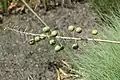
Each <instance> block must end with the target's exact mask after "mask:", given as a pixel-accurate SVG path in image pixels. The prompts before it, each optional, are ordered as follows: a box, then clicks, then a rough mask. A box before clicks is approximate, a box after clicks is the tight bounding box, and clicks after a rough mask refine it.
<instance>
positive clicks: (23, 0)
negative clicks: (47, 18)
mask: <svg viewBox="0 0 120 80" xmlns="http://www.w3.org/2000/svg"><path fill="white" fill-rule="evenodd" d="M21 1H22V2H23V3H24V4H25V5H26V7H27V8H28V9H29V10H30V11H31V12H32V13H33V14H34V15H35V16H36V17H37V18H38V19H39V20H40V21H41V22H42V23H43V24H44V25H45V26H48V25H47V24H46V23H45V22H44V21H43V20H42V19H41V18H40V17H39V16H38V15H37V13H35V11H33V9H32V8H31V7H30V6H29V5H28V4H27V3H26V2H25V0H21Z"/></svg>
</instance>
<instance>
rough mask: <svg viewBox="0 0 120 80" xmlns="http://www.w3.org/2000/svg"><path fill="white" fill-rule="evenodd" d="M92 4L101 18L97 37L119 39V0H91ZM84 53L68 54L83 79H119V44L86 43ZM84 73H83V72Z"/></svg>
mask: <svg viewBox="0 0 120 80" xmlns="http://www.w3.org/2000/svg"><path fill="white" fill-rule="evenodd" d="M92 2H93V3H92V6H93V7H94V9H95V11H96V12H97V13H98V14H99V16H100V18H101V19H102V20H103V22H104V23H103V24H102V25H101V29H102V30H101V32H100V33H99V34H100V35H99V38H102V39H109V40H117V41H119V40H120V37H119V35H120V32H119V30H120V13H119V10H120V9H119V7H120V6H119V3H120V1H119V0H92ZM86 45H87V47H83V52H84V54H77V55H76V54H72V53H70V52H68V51H67V53H68V54H69V56H70V58H71V60H72V62H73V64H74V66H75V69H76V71H79V72H78V73H79V74H82V75H83V76H84V78H85V79H84V80H120V45H119V44H111V43H96V44H94V42H89V43H86ZM83 73H84V74H83Z"/></svg>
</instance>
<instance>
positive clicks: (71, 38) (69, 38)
mask: <svg viewBox="0 0 120 80" xmlns="http://www.w3.org/2000/svg"><path fill="white" fill-rule="evenodd" d="M6 29H9V30H11V31H14V32H17V33H20V34H25V35H31V36H41V35H40V34H34V33H27V32H22V31H18V30H16V29H11V28H8V27H7V28H5V29H4V30H6ZM44 37H49V36H48V35H44ZM56 38H57V39H66V40H87V41H96V42H105V43H113V44H120V41H111V40H103V39H92V38H82V37H80V38H75V37H62V36H56Z"/></svg>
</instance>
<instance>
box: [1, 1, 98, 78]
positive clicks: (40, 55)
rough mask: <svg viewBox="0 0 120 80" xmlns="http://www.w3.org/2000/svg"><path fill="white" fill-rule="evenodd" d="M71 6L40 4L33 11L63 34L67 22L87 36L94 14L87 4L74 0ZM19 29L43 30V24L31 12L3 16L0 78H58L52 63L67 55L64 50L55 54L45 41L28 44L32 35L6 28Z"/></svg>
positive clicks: (94, 24) (94, 23)
mask: <svg viewBox="0 0 120 80" xmlns="http://www.w3.org/2000/svg"><path fill="white" fill-rule="evenodd" d="M73 6H74V8H61V7H56V8H54V9H51V10H50V11H47V12H46V11H45V10H43V9H40V8H39V7H38V8H37V9H36V10H35V12H36V13H37V14H38V15H39V16H40V17H41V18H42V19H43V20H44V21H45V22H46V23H47V24H48V25H49V26H50V27H51V28H52V29H54V28H59V30H61V32H62V33H64V35H65V36H67V34H68V32H67V31H66V29H67V26H68V25H75V26H77V27H78V26H80V27H82V28H83V31H84V32H83V33H81V35H82V36H85V37H86V36H89V33H90V31H91V29H93V28H95V27H96V26H97V25H96V18H95V17H94V16H95V14H93V12H92V11H91V10H90V9H89V4H88V3H87V2H85V3H76V4H74V5H73ZM7 27H9V28H12V29H16V30H18V31H22V32H28V33H29V32H30V33H37V34H38V33H42V27H44V25H43V24H42V23H41V22H40V21H39V20H38V19H37V18H36V17H35V16H34V15H33V14H32V13H31V12H30V11H28V13H23V14H16V15H15V14H14V15H9V16H6V17H4V20H3V23H2V24H0V80H57V74H56V71H55V69H54V67H53V66H52V65H51V64H52V62H58V63H59V60H61V59H62V58H66V57H67V56H65V53H64V52H62V53H56V52H55V51H54V48H52V47H50V46H49V44H48V41H47V40H45V41H41V42H39V43H38V44H35V45H29V44H28V41H29V39H30V38H32V36H27V35H24V34H21V33H18V32H14V31H11V30H8V29H6V30H5V28H7Z"/></svg>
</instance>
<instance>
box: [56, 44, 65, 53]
mask: <svg viewBox="0 0 120 80" xmlns="http://www.w3.org/2000/svg"><path fill="white" fill-rule="evenodd" d="M63 48H64V47H63V46H60V45H56V46H55V51H56V52H59V51H60V50H62V49H63Z"/></svg>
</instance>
